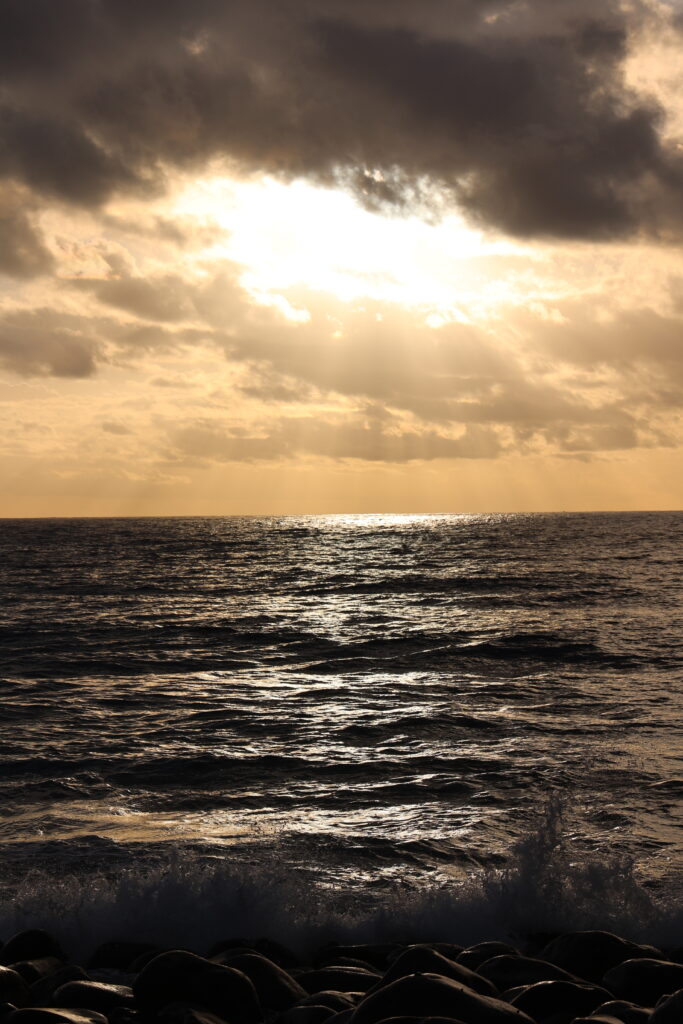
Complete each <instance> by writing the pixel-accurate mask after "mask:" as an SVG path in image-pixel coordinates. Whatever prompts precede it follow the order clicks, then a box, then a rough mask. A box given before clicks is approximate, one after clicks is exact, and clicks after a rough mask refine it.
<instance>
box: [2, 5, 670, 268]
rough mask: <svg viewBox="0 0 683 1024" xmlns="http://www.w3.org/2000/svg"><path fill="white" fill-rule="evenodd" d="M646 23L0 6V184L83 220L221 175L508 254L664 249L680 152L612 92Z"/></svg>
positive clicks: (298, 10) (554, 12)
mask: <svg viewBox="0 0 683 1024" xmlns="http://www.w3.org/2000/svg"><path fill="white" fill-rule="evenodd" d="M661 16H662V15H661V12H660V15H659V17H660V18H661ZM655 21H656V12H655V10H654V9H653V7H652V5H649V4H648V3H647V2H645V0H642V2H638V0H631V2H628V3H624V2H616V0H605V2H603V3H602V4H600V5H599V7H596V5H595V4H594V3H590V4H589V3H584V2H582V0H571V2H570V0H552V2H549V0H525V2H521V0H491V2H487V0H477V2H476V3H475V2H473V0H449V2H445V0H424V2H422V3H420V4H408V3H403V2H389V3H387V2H383V3H378V2H370V3H368V2H363V3H360V2H358V0H331V2H327V3H325V4H321V3H319V2H315V0H277V2H275V0H249V2H248V3H247V2H245V0H192V2H190V0H147V2H146V3H137V2H132V0H61V2H60V3H59V4H55V3H54V2H53V0H5V2H4V3H3V4H2V7H1V8H0V69H1V71H0V75H1V77H2V93H1V95H2V105H1V108H0V140H1V141H0V175H2V176H3V177H4V178H5V179H6V180H9V181H12V182H21V183H22V184H23V185H24V186H25V187H26V188H28V189H29V190H31V192H32V193H33V194H34V195H36V196H40V197H41V198H43V199H45V200H51V199H52V200H60V201H64V202H67V203H74V204H83V205H85V206H91V207H92V206H97V205H98V204H102V203H103V202H105V201H106V200H107V199H109V198H110V197H111V196H112V195H114V194H117V193H120V192H129V193H133V194H138V195H143V194H147V193H150V192H153V191H154V190H155V189H159V188H162V187H163V181H164V176H165V175H166V174H168V173H169V169H172V168H178V167H182V168H185V169H187V168H189V167H193V168H198V167H201V166H202V165H203V164H204V163H205V162H206V161H208V160H211V159H217V158H221V159H225V160H226V161H228V162H229V163H230V164H231V165H232V166H233V167H235V168H238V169H239V168H241V169H245V170H250V171H258V172H267V173H273V174H281V175H284V176H302V175H303V176H309V177H310V178H311V179H314V180H318V181H325V182H344V183H346V184H347V185H348V186H349V187H351V188H354V189H355V190H356V191H357V192H358V193H359V194H361V195H363V196H364V197H365V200H366V201H367V203H368V204H371V205H372V204H375V205H377V206H379V207H385V206H386V205H389V206H392V205H393V206H395V205H398V206H400V205H401V204H408V205H410V204H411V202H415V203H418V204H419V205H420V207H421V208H422V209H426V210H429V209H430V208H431V209H432V210H434V211H438V210H439V209H441V208H442V206H443V203H444V202H446V203H448V202H454V203H457V204H459V205H460V206H461V207H462V208H463V209H466V210H467V211H469V213H470V214H471V215H472V216H473V217H476V218H478V219H479V220H480V221H482V222H483V223H486V224H489V225H493V226H495V227H499V228H502V229H503V230H505V231H507V232H512V233H514V234H517V235H522V236H528V237H535V236H543V237H568V238H584V239H590V238H600V239H602V238H611V237H618V236H623V235H624V234H628V233H630V232H635V231H638V230H645V231H650V232H657V231H660V232H661V231H663V230H665V229H666V230H667V231H672V230H673V231H674V232H678V230H679V228H680V224H681V209H682V207H681V199H682V198H683V163H682V161H681V152H680V150H679V148H678V147H677V146H676V144H675V143H674V142H672V141H671V140H670V139H669V138H668V137H667V134H666V123H667V122H666V111H665V110H664V109H663V107H662V105H661V103H660V101H659V99H658V98H656V97H655V96H654V95H653V94H651V93H648V92H647V91H642V90H641V91H638V90H636V89H634V87H633V86H632V85H630V84H629V82H628V81H627V78H626V76H625V64H626V61H627V59H628V57H629V54H630V53H631V52H632V50H633V47H634V46H635V45H636V42H637V40H638V38H639V37H640V35H642V33H643V32H644V31H646V29H647V26H648V24H649V23H651V22H652V23H654V22H655ZM668 27H669V30H670V31H673V23H672V24H671V25H669V26H668ZM34 245H37V246H39V245H40V242H39V241H35V242H34ZM34 262H35V261H34Z"/></svg>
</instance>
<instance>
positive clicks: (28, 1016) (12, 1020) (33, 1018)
mask: <svg viewBox="0 0 683 1024" xmlns="http://www.w3.org/2000/svg"><path fill="white" fill-rule="evenodd" d="M5 1024H109V1022H108V1021H107V1018H106V1017H105V1016H104V1014H102V1013H95V1011H94V1010H56V1009H54V1007H51V1006H44V1007H43V1006H41V1007H37V1006H31V1007H25V1008H23V1009H21V1010H15V1011H14V1013H10V1015H9V1016H8V1017H6V1018H5Z"/></svg>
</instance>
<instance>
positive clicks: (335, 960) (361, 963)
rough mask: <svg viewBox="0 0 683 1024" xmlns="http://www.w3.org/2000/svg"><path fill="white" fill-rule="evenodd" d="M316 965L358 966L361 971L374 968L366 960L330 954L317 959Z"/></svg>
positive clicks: (318, 966)
mask: <svg viewBox="0 0 683 1024" xmlns="http://www.w3.org/2000/svg"><path fill="white" fill-rule="evenodd" d="M316 967H317V968H318V969H320V968H321V967H360V969H361V970H362V971H374V970H375V968H374V967H373V966H372V964H371V963H368V961H367V960H357V959H355V957H352V956H330V957H323V959H322V960H320V961H318V963H317V964H316Z"/></svg>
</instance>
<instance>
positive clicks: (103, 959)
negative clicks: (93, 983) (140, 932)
mask: <svg viewBox="0 0 683 1024" xmlns="http://www.w3.org/2000/svg"><path fill="white" fill-rule="evenodd" d="M160 952H161V950H160V949H159V947H158V946H154V945H152V944H151V943H149V942H123V941H118V940H113V941H111V942H103V943H102V945H101V946H98V947H97V949H96V950H95V952H94V953H93V954H92V956H91V957H90V959H89V960H88V967H89V968H91V969H93V970H96V969H97V968H98V967H116V968H118V970H120V971H125V970H128V968H130V966H131V965H132V964H133V963H134V962H135V960H137V958H138V957H140V956H142V955H143V954H144V953H148V954H153V955H154V956H156V955H157V954H159V953H160Z"/></svg>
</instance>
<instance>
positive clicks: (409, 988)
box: [351, 974, 529, 1024]
mask: <svg viewBox="0 0 683 1024" xmlns="http://www.w3.org/2000/svg"><path fill="white" fill-rule="evenodd" d="M406 1014H410V1015H414V1016H419V1017H425V1016H430V1017H433V1016H439V1017H448V1018H449V1019H452V1020H459V1021H463V1022H464V1024H523V1022H526V1024H529V1017H528V1016H527V1015H526V1014H525V1013H523V1012H522V1011H520V1010H519V1009H516V1008H515V1007H513V1006H510V1005H509V1004H508V1003H504V1002H502V1001H501V1000H499V999H492V998H491V997H490V996H484V995H481V994H480V993H479V992H475V991H474V990H473V989H470V988H467V987H466V986H465V985H460V984H459V983H458V982H456V981H452V980H451V979H450V978H442V977H440V976H439V975H438V974H410V975H408V977H407V978H399V979H398V981H394V982H392V983H391V984H390V985H386V986H383V987H382V988H380V989H377V991H375V992H373V993H371V994H370V995H368V996H366V997H365V999H363V1001H362V1002H361V1003H360V1005H359V1006H357V1007H356V1010H355V1011H354V1014H353V1016H352V1018H351V1024H377V1022H378V1021H385V1020H388V1019H389V1018H390V1017H399V1016H405V1015H406Z"/></svg>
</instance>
